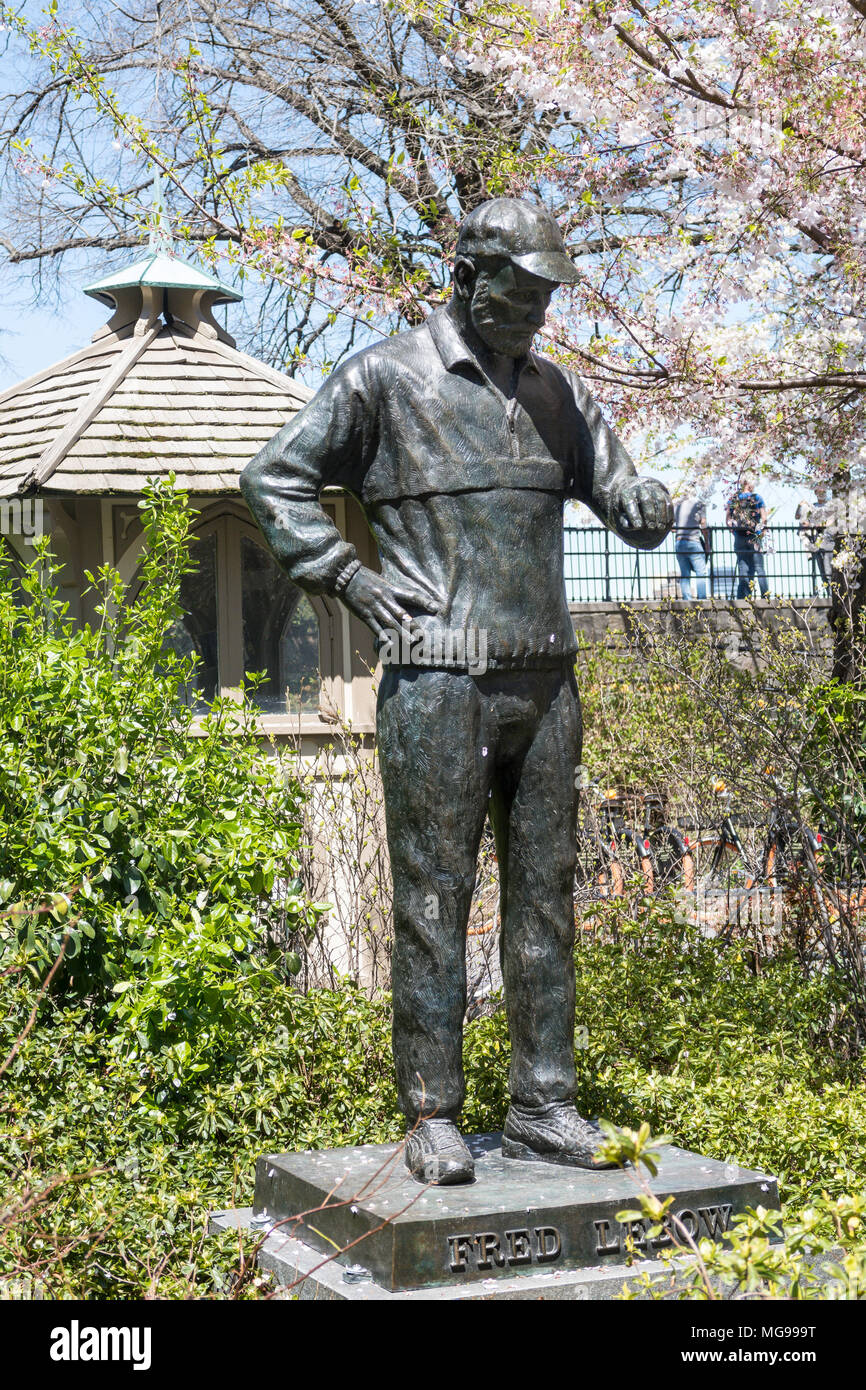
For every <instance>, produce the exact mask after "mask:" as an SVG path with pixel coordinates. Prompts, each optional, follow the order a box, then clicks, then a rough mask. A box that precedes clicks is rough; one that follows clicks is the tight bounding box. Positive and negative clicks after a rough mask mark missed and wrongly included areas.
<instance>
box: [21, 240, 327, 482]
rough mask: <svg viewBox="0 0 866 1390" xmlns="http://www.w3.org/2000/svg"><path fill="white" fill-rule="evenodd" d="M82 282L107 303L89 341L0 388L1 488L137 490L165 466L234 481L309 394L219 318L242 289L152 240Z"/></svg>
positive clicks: (189, 477) (185, 476) (181, 474)
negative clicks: (216, 310) (243, 347)
mask: <svg viewBox="0 0 866 1390" xmlns="http://www.w3.org/2000/svg"><path fill="white" fill-rule="evenodd" d="M85 293H87V294H90V295H91V296H92V297H93V298H94V299H99V300H100V301H102V302H104V303H108V304H111V305H113V306H114V314H113V315H112V318H111V319H110V321H109V322H108V323H107V324H106V325H104V326H103V327H102V328H101V329H99V331H98V332H97V333H96V334H95V335H94V340H93V342H92V343H91V344H90V345H89V346H88V347H86V348H84V349H83V350H82V351H81V352H77V353H74V354H73V356H72V357H67V358H66V359H65V360H64V361H62V362H58V363H57V365H56V366H53V367H50V368H48V369H47V370H46V371H43V372H39V373H38V374H37V375H36V376H33V377H30V378H29V380H27V381H23V382H21V383H20V385H18V386H13V387H12V388H11V390H9V391H6V392H4V394H3V395H0V496H6V497H8V496H11V495H13V494H16V493H26V492H30V491H34V490H38V491H44V492H45V493H46V494H49V493H50V494H69V493H104V494H112V493H114V494H116V493H140V492H141V489H142V485H143V483H144V481H145V479H146V478H148V477H155V476H160V475H165V474H167V473H168V472H170V471H173V472H174V473H175V475H176V479H177V486H178V487H180V488H183V489H185V490H187V491H189V492H192V493H213V492H226V491H237V487H238V476H239V474H240V471H241V469H242V468H243V467H244V465H245V464H246V463H247V462H248V461H249V460H250V459H251V458H252V456H253V454H255V453H256V452H257V451H258V450H259V449H260V448H261V446H262V445H263V444H264V443H266V442H267V440H269V439H270V438H271V436H272V435H273V434H275V433H276V431H277V430H278V429H279V428H280V426H281V425H284V424H285V423H286V421H287V420H288V419H290V418H291V416H292V415H294V414H295V413H296V412H297V411H298V410H299V409H300V408H301V406H302V405H303V404H304V403H305V401H307V400H308V399H309V397H310V395H311V394H312V393H311V392H310V391H309V390H308V389H307V388H306V387H304V386H301V385H299V384H298V383H297V382H295V381H293V380H292V379H291V377H289V376H286V375H285V374H284V373H282V372H278V371H275V370H274V369H273V368H271V367H268V366H266V365H265V363H263V362H259V361H257V360H256V358H254V357H250V356H248V354H247V353H244V352H239V351H238V350H237V348H236V347H235V345H234V340H233V339H232V338H231V337H230V336H229V334H228V333H226V331H225V330H224V329H223V328H222V327H221V326H220V325H219V324H218V323H217V322H216V321H215V319H214V318H213V313H212V309H213V306H214V305H215V304H219V303H225V302H226V301H229V300H236V299H239V298H240V295H239V294H237V292H236V291H234V290H231V289H229V288H228V287H227V286H225V285H222V284H220V282H219V281H218V280H215V279H213V278H212V277H211V276H209V275H206V274H204V273H203V272H202V271H201V270H199V269H198V268H197V267H195V266H192V265H189V264H188V263H187V262H185V261H182V260H180V259H179V258H178V257H176V256H173V255H168V254H163V253H162V252H159V251H155V250H152V251H151V252H150V254H148V255H146V256H145V257H143V258H142V259H141V260H139V261H137V262H135V264H134V265H132V266H129V267H127V268H126V269H125V270H122V271H120V272H119V273H118V274H117V275H115V276H109V277H107V278H106V279H104V280H101V281H99V282H98V283H97V284H95V285H91V286H90V287H89V289H88V290H86V291H85Z"/></svg>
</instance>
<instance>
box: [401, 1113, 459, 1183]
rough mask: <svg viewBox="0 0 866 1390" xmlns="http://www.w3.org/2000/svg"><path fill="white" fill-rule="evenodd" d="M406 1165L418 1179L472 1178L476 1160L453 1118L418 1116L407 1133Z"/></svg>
mask: <svg viewBox="0 0 866 1390" xmlns="http://www.w3.org/2000/svg"><path fill="white" fill-rule="evenodd" d="M405 1159H406V1167H407V1168H408V1169H409V1172H410V1173H411V1174H412V1177H413V1178H416V1179H417V1180H418V1182H429V1183H434V1184H436V1185H437V1186H439V1187H444V1186H445V1185H446V1184H447V1183H458V1182H473V1181H474V1180H475V1161H474V1159H473V1157H472V1155H471V1153H470V1152H469V1150H468V1149H467V1147H466V1145H465V1144H464V1142H463V1137H462V1135H461V1133H460V1131H459V1129H458V1128H457V1126H456V1125H455V1124H454V1122H453V1121H452V1120H437V1119H432V1120H419V1122H418V1124H417V1125H416V1126H415V1127H414V1129H412V1130H410V1131H409V1133H408V1134H407V1135H406V1149H405Z"/></svg>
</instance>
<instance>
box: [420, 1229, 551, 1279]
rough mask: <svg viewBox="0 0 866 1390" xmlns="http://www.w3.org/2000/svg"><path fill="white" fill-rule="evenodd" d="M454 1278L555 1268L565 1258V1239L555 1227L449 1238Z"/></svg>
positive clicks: (482, 1232)
mask: <svg viewBox="0 0 866 1390" xmlns="http://www.w3.org/2000/svg"><path fill="white" fill-rule="evenodd" d="M447 1240H448V1256H449V1263H450V1268H451V1272H452V1274H465V1273H466V1272H467V1270H475V1269H480V1270H482V1271H483V1270H492V1269H503V1268H506V1267H508V1268H513V1267H515V1266H518V1267H519V1266H520V1265H531V1264H539V1265H543V1264H552V1262H553V1261H554V1260H558V1259H559V1257H560V1255H561V1254H562V1236H561V1235H560V1233H559V1231H558V1230H557V1229H556V1227H555V1226H532V1227H526V1228H521V1229H518V1230H516V1231H505V1232H504V1233H503V1234H502V1235H501V1236H500V1235H499V1234H498V1233H497V1232H496V1231H476V1232H475V1233H474V1234H471V1235H470V1234H469V1233H466V1234H460V1235H453V1236H448V1237H447Z"/></svg>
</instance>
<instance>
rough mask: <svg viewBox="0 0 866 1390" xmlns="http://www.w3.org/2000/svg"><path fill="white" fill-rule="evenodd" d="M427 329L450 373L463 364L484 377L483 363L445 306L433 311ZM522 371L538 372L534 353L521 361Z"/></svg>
mask: <svg viewBox="0 0 866 1390" xmlns="http://www.w3.org/2000/svg"><path fill="white" fill-rule="evenodd" d="M427 327H428V328H429V330H430V336H431V337H432V339H433V342H434V343H435V344H436V351H437V352H438V353H439V356H440V357H441V358H442V363H443V365H444V366H445V368H446V369H447V370H448V371H449V372H453V370H454V368H455V367H457V366H459V365H460V364H461V363H462V364H464V365H466V366H469V367H472V368H474V370H475V371H476V372H480V374H481V375H482V376H484V370H483V368H482V366H481V363H480V362H479V361H478V358H477V357H476V356H475V353H474V352H473V351H472V349H471V348H470V346H469V344H468V343H467V342H466V340H465V338H463V337H462V336H461V334H460V331H459V329H458V328H457V325H456V323H455V322H454V320H453V318H452V317H451V315H450V314H449V313H448V310H447V308H445V306H444V305H443V306H442V307H441V308H439V309H434V310H433V312H432V314H430V316H429V318H428V319H427ZM520 371H521V372H523V371H530V372H536V373H537V372H538V366H537V364H536V362H535V354H534V353H532V352H530V353H529V354H528V355H527V356H526V357H522V358H521V359H520Z"/></svg>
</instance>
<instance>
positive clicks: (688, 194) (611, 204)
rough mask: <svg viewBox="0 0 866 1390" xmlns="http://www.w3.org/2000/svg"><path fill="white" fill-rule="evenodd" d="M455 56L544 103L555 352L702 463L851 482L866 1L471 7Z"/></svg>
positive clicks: (865, 150) (662, 0)
mask: <svg viewBox="0 0 866 1390" xmlns="http://www.w3.org/2000/svg"><path fill="white" fill-rule="evenodd" d="M449 56H450V59H451V60H452V61H454V62H461V63H464V64H466V66H467V67H469V68H470V69H471V70H473V71H475V72H477V73H479V75H486V76H488V77H489V78H490V79H492V80H496V81H501V82H503V83H504V85H505V87H506V88H507V90H508V91H509V92H511V93H513V94H517V93H519V94H520V95H521V96H522V97H523V98H524V99H525V100H526V102H527V103H528V104H531V105H532V106H533V107H534V108H535V109H536V110H539V111H543V112H546V113H548V118H549V120H550V123H551V141H550V148H549V150H548V152H547V154H546V159H545V170H544V175H545V176H546V182H547V185H548V190H549V191H548V196H549V197H552V198H553V199H554V200H555V202H556V204H557V206H558V211H559V214H560V217H561V218H562V220H563V221H564V223H565V224H566V225H567V227H568V237H569V241H570V243H571V247H572V251H573V253H574V255H575V257H576V259H577V260H578V262H579V264H580V265H581V266H582V267H583V271H584V273H583V279H582V283H581V285H580V287H579V288H578V290H577V291H576V293H575V294H574V295H573V296H572V298H571V300H570V302H564V301H563V299H562V296H560V301H559V306H558V311H557V313H556V319H555V322H554V324H553V325H552V327H551V334H550V341H551V345H552V348H553V350H555V351H556V352H557V353H562V354H564V355H565V356H566V357H570V358H574V359H575V360H576V361H577V363H578V364H579V365H580V367H581V368H582V370H583V371H584V373H585V374H587V375H589V376H590V377H592V378H594V380H595V382H596V384H597V387H598V388H599V389H601V390H602V391H603V392H604V393H605V394H607V395H608V396H609V398H611V399H615V400H616V401H617V403H618V407H619V409H620V411H622V412H625V413H627V414H628V415H630V417H631V419H632V421H633V422H634V424H635V426H637V427H639V428H640V429H641V430H642V431H646V432H647V435H648V437H650V438H652V437H655V438H659V437H661V436H664V435H665V434H668V435H669V434H670V431H671V430H672V429H673V428H675V427H676V426H677V424H678V423H680V422H686V423H687V424H688V425H689V427H690V433H691V438H692V441H693V447H692V454H693V457H694V458H695V460H696V462H698V463H699V464H703V466H704V467H706V468H711V469H713V470H714V471H716V472H718V471H719V468H720V466H721V468H722V469H723V470H725V471H728V472H729V473H730V474H731V475H732V476H735V475H736V472H737V471H738V469H739V468H740V467H741V466H742V465H744V464H745V463H746V462H748V464H749V465H750V466H752V465H755V464H758V465H761V464H763V465H764V467H765V468H767V469H769V470H771V471H775V472H776V473H779V474H781V475H783V476H791V475H792V474H793V475H794V476H798V475H799V474H800V473H801V472H802V471H803V470H804V469H805V470H806V471H807V472H808V473H810V474H812V475H813V476H815V475H817V476H827V477H830V478H833V479H834V480H835V481H836V482H837V483H840V482H844V480H845V477H846V475H847V476H848V477H849V478H850V477H851V476H854V477H856V475H857V473H858V472H859V471H862V463H863V459H864V457H866V454H864V453H861V446H862V443H863V435H864V430H863V424H864V415H863V406H864V399H866V396H864V392H866V365H864V361H863V348H864V318H863V314H864V302H863V292H864V277H866V182H864V159H866V63H864V59H866V0H829V3H825V4H818V5H816V4H813V3H805V2H804V0H747V3H737V0H700V3H690V2H689V0H653V3H651V4H642V3H640V2H639V0H635V3H608V2H607V0H588V2H587V0H530V3H528V4H527V5H526V6H525V7H520V6H514V5H501V4H495V3H484V0H481V2H480V3H478V4H477V5H476V6H475V7H474V9H473V11H472V14H471V16H468V15H467V17H466V20H465V22H464V23H462V24H461V25H460V26H458V28H457V30H456V31H455V32H454V34H453V37H452V40H451V47H450V49H449ZM540 174H541V171H539V170H538V169H536V170H534V171H533V181H534V182H535V183H538V181H539V178H540ZM589 325H591V331H589V332H588V331H587V329H588V326H589Z"/></svg>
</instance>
